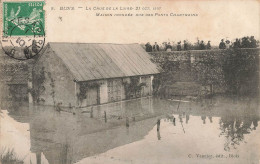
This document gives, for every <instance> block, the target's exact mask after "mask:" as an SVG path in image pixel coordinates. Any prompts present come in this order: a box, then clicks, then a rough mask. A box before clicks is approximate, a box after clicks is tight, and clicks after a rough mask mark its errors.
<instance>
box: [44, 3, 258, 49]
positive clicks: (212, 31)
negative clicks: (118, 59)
mask: <svg viewBox="0 0 260 164" xmlns="http://www.w3.org/2000/svg"><path fill="white" fill-rule="evenodd" d="M60 7H74V8H75V10H60ZM78 7H83V8H80V9H79V8H78ZM86 7H88V8H92V10H86ZM94 7H134V8H135V7H141V8H142V7H150V10H140V11H136V10H131V11H127V10H113V11H112V10H110V11H109V10H103V11H102V10H101V11H100V10H93V8H94ZM153 7H159V8H160V10H152V8H153ZM53 8H54V10H53ZM259 8H260V1H257V0H230V1H222V0H218V1H217V0H208V1H207V0H198V1H191V0H186V1H180V0H177V1H176V0H173V1H167V0H153V1H148V0H138V1H137V0H121V1H119V0H117V1H108V0H91V1H89V0H46V6H45V11H46V20H45V21H46V27H45V31H46V40H47V42H82V43H146V42H151V43H154V42H159V43H161V42H165V41H166V42H169V41H171V42H175V43H176V42H178V41H180V40H182V41H183V40H184V39H187V40H189V41H191V42H192V43H193V42H196V40H197V38H198V39H200V40H204V41H205V42H207V41H208V40H211V43H212V44H213V45H214V44H215V45H218V43H219V41H220V40H221V39H222V38H224V39H226V38H228V39H229V40H232V39H235V38H240V37H243V36H252V35H253V36H255V38H256V39H259V35H260V33H259V29H260V27H259V26H260V19H259V16H260V11H259ZM96 13H102V14H118V13H119V14H120V13H132V14H136V13H139V14H148V13H149V14H155V13H158V14H170V13H177V14H198V16H190V17H184V16H180V17H176V16H175V17H174V16H140V17H137V16H133V17H122V16H121V17H118V16H112V17H111V16H105V17H97V16H96Z"/></svg>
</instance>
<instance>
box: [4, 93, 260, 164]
mask: <svg viewBox="0 0 260 164" xmlns="http://www.w3.org/2000/svg"><path fill="white" fill-rule="evenodd" d="M1 109H2V110H1V113H0V117H1V123H0V125H1V137H0V139H1V140H0V147H1V151H2V152H3V151H6V150H7V149H13V150H14V152H15V153H16V154H17V156H18V158H20V159H22V160H23V161H24V163H37V164H38V163H42V164H72V163H78V164H83V163H120V164H121V163H140V164H141V163H171V164H172V163H241V164H242V163H243V164H244V163H253V164H254V163H259V159H260V154H259V152H260V145H259V142H258V143H257V142H256V141H257V138H260V130H259V127H258V123H259V120H260V117H259V113H260V111H259V108H258V102H257V99H249V98H245V99H242V100H238V99H233V98H227V97H215V98H213V99H205V100H201V101H200V102H189V101H188V100H183V101H181V102H178V101H175V100H161V99H156V98H142V99H138V100H132V101H126V102H119V103H113V104H106V105H101V106H95V107H92V108H91V107H90V108H81V109H76V110H74V109H62V110H63V111H61V112H57V111H56V110H55V108H53V107H50V106H49V107H46V106H31V105H30V106H29V105H26V104H20V103H11V104H9V105H6V104H4V105H3V104H2V107H1ZM91 111H93V113H92V114H91Z"/></svg>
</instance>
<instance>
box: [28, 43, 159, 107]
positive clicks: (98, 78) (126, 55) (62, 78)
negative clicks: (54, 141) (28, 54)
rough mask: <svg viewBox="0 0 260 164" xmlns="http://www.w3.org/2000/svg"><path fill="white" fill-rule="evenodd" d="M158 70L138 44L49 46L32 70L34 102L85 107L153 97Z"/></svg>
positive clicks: (49, 44)
mask: <svg viewBox="0 0 260 164" xmlns="http://www.w3.org/2000/svg"><path fill="white" fill-rule="evenodd" d="M158 73H159V69H158V67H157V66H156V65H155V64H154V63H152V62H151V61H150V56H149V54H148V53H147V52H145V50H144V49H143V48H142V47H141V46H140V45H139V44H110V43H104V44H101V43H48V45H47V46H46V47H45V49H44V50H43V51H42V53H41V56H40V57H39V58H38V60H37V62H36V63H35V65H34V68H33V76H32V92H31V94H32V97H33V101H34V102H37V103H39V104H43V105H57V104H58V103H59V105H60V106H68V107H69V106H76V107H85V106H91V105H98V104H104V103H109V102H116V101H121V100H125V99H132V98H138V97H145V96H149V95H152V91H153V88H152V81H153V76H154V75H155V74H158Z"/></svg>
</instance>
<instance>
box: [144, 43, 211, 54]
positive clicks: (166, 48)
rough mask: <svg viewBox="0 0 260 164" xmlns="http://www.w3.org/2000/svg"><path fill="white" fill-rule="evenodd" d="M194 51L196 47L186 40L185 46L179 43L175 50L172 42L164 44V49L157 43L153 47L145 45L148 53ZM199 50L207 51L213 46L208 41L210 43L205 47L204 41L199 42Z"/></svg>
mask: <svg viewBox="0 0 260 164" xmlns="http://www.w3.org/2000/svg"><path fill="white" fill-rule="evenodd" d="M191 49H194V46H192V45H191V44H189V43H188V41H186V40H184V41H183V45H182V44H181V41H179V42H178V43H177V46H176V49H175V48H174V46H173V45H171V43H170V42H168V43H163V47H161V48H160V46H159V45H158V43H157V42H155V43H154V45H153V46H152V45H151V44H150V42H148V43H146V44H145V50H146V52H156V51H174V50H177V51H187V50H191ZM196 49H197V50H205V49H211V44H210V41H208V43H207V44H206V45H205V44H204V41H203V40H202V41H198V48H196Z"/></svg>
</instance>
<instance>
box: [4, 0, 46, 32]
mask: <svg viewBox="0 0 260 164" xmlns="http://www.w3.org/2000/svg"><path fill="white" fill-rule="evenodd" d="M43 7H44V1H33V2H3V35H4V36H25V35H27V36H32V35H44V26H45V19H44V18H45V17H44V10H43Z"/></svg>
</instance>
